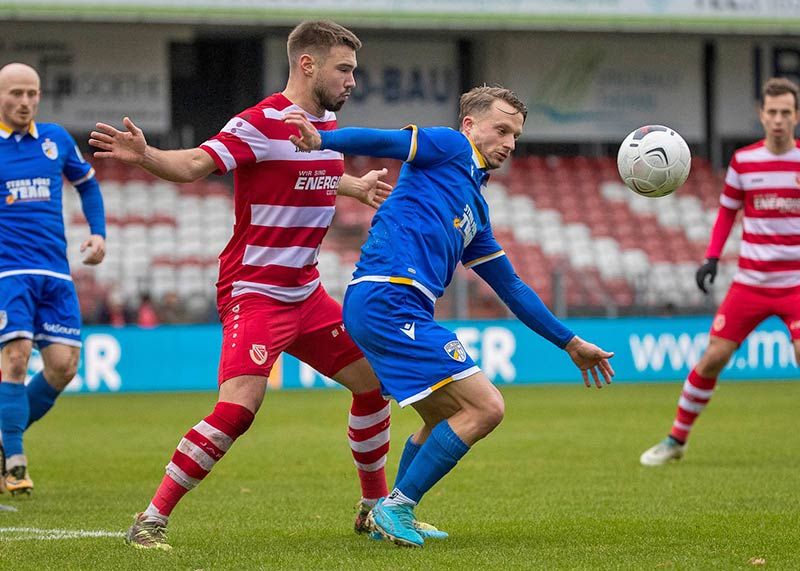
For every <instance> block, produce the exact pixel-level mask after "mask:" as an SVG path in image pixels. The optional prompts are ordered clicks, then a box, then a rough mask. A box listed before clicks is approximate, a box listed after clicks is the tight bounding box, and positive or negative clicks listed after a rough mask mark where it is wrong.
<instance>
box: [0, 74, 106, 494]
mask: <svg viewBox="0 0 800 571" xmlns="http://www.w3.org/2000/svg"><path fill="white" fill-rule="evenodd" d="M40 93H41V92H40V82H39V75H38V74H37V73H36V70H34V69H33V68H32V67H29V66H27V65H25V64H21V63H10V64H8V65H6V66H5V67H3V68H2V69H0V348H1V351H2V352H1V353H0V355H1V356H2V361H1V362H0V371H2V382H0V432H2V444H0V460H2V456H3V454H2V452H3V447H5V472H4V474H3V475H2V478H0V491H2V487H3V485H4V486H5V487H6V488H7V489H8V490H9V491H10V492H11V493H13V494H19V493H28V494H30V493H31V491H32V490H33V482H32V481H31V478H30V475H29V474H28V462H27V459H26V458H25V454H24V450H23V446H22V435H23V433H24V432H25V430H26V429H27V428H28V426H30V424H31V423H32V422H34V421H36V420H38V419H40V418H41V417H42V416H43V415H44V414H45V413H46V412H47V411H48V410H50V408H51V407H52V406H53V404H54V402H55V399H56V397H57V396H58V395H59V394H60V393H61V391H62V390H63V389H64V387H66V386H67V385H68V384H69V382H70V381H71V380H72V378H73V377H74V376H75V372H76V370H77V367H78V358H79V357H80V351H81V314H80V310H79V308H78V296H77V295H76V293H75V286H74V284H73V283H72V278H71V277H70V273H69V264H68V263H67V244H66V239H65V237H64V219H63V214H62V206H61V193H62V187H63V181H62V177H66V178H67V180H68V181H69V182H70V183H72V185H73V186H75V188H77V189H78V192H79V193H80V195H81V202H82V205H83V213H84V215H85V216H86V219H87V220H88V221H89V227H90V230H91V236H89V238H88V239H87V240H86V241H85V242H84V243H83V244H82V245H81V251H83V252H85V253H86V255H85V257H84V260H83V262H84V263H85V264H90V265H94V264H99V263H100V262H101V261H102V260H103V257H104V256H105V239H104V237H105V216H104V213H103V198H102V196H101V194H100V187H99V186H98V184H97V181H96V180H95V179H94V170H93V169H92V167H91V165H89V164H88V163H87V162H85V161H84V160H83V157H82V156H81V154H80V151H78V148H77V146H76V145H75V141H74V140H73V139H72V137H71V136H70V135H69V133H67V131H66V130H65V129H64V128H63V127H61V126H60V125H56V124H53V123H35V122H34V118H35V117H36V111H37V110H38V107H39V97H40ZM34 343H35V344H36V346H37V347H38V348H39V350H40V351H41V354H42V360H43V361H44V371H42V372H40V373H38V374H37V375H35V376H34V377H33V379H31V381H30V383H29V384H28V385H27V386H26V385H25V376H26V374H27V371H28V359H29V358H30V355H31V349H32V347H33V344H34ZM1 465H2V462H0V466H1Z"/></svg>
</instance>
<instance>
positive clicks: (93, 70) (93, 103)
mask: <svg viewBox="0 0 800 571" xmlns="http://www.w3.org/2000/svg"><path fill="white" fill-rule="evenodd" d="M168 41H169V40H168V37H167V36H166V35H165V33H164V31H163V30H159V29H157V28H152V27H146V26H136V27H135V30H132V29H131V27H125V29H123V28H122V27H121V26H97V25H85V24H84V25H80V26H76V25H68V24H42V25H36V24H27V23H26V24H14V25H11V26H5V27H4V29H3V35H2V36H1V37H0V65H4V64H6V63H9V62H13V61H19V62H23V63H27V64H29V65H31V66H33V67H34V68H36V70H37V71H38V72H39V75H40V76H41V80H42V98H41V103H40V106H39V115H38V117H37V119H38V120H39V121H42V122H54V123H60V124H62V125H64V126H65V127H66V128H67V129H70V130H73V131H88V130H89V129H91V128H92V127H93V126H94V124H95V123H96V122H97V121H104V122H111V123H114V124H117V125H118V124H120V123H121V119H122V117H123V116H125V115H129V116H130V117H131V118H133V119H134V121H135V122H136V123H137V125H139V126H140V127H142V128H143V129H145V130H147V131H151V132H165V131H167V130H168V129H169V127H170V81H169V65H168V48H169V45H168Z"/></svg>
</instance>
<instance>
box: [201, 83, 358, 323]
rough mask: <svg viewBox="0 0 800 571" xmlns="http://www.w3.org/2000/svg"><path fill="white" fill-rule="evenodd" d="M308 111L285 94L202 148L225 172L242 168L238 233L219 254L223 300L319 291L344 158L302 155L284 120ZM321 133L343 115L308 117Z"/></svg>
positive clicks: (294, 297) (237, 187) (293, 298)
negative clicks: (319, 267)
mask: <svg viewBox="0 0 800 571" xmlns="http://www.w3.org/2000/svg"><path fill="white" fill-rule="evenodd" d="M290 111H300V112H302V111H303V110H302V109H301V108H300V107H298V106H297V105H294V104H293V103H292V102H291V101H289V100H288V99H287V98H286V97H284V96H283V95H282V94H280V93H275V94H273V95H270V96H269V97H267V98H266V99H264V100H263V101H261V102H260V103H258V104H257V105H255V106H253V107H251V108H250V109H247V110H245V111H243V112H242V113H239V114H238V115H237V116H236V117H234V118H233V119H231V120H230V121H228V123H227V125H225V127H224V128H223V129H222V131H220V132H219V134H217V135H215V136H214V137H212V138H211V139H209V140H208V141H206V142H205V143H203V144H202V145H200V148H201V149H203V150H204V151H206V152H207V153H208V154H209V155H211V158H213V159H214V162H215V163H216V164H217V167H218V171H217V172H218V173H219V174H224V173H227V172H229V171H231V170H234V169H235V175H234V176H235V178H234V209H235V213H236V222H235V224H234V227H233V236H232V237H231V240H230V242H228V245H227V246H226V247H225V249H224V250H223V251H222V253H221V254H220V256H219V261H220V267H219V281H218V282H217V302H218V304H219V305H220V307H223V306H224V304H225V303H227V302H228V301H230V299H231V298H232V297H236V296H238V295H242V294H245V293H258V294H262V295H266V296H269V297H271V298H274V299H277V300H279V301H283V302H286V303H295V302H298V301H302V300H304V299H306V298H308V297H309V296H310V295H311V294H312V293H313V292H314V290H316V288H317V287H318V286H319V272H318V271H317V255H318V254H319V249H320V245H321V243H322V239H323V238H324V237H325V234H326V233H327V231H328V227H329V226H330V224H331V220H332V219H333V213H334V204H335V201H336V191H337V189H338V188H339V181H340V180H341V178H342V175H343V174H344V158H343V156H342V154H341V153H338V152H334V151H314V152H310V153H307V152H301V151H299V150H298V149H297V148H296V147H295V146H294V145H293V144H292V143H291V142H290V141H289V135H290V134H297V130H296V129H295V128H294V127H290V126H289V125H286V124H285V123H284V122H283V116H284V115H285V114H286V113H288V112H290ZM306 116H307V117H308V119H309V120H310V121H312V122H313V123H314V125H315V126H316V128H317V129H319V130H320V131H323V130H330V129H335V128H336V115H335V114H334V113H332V112H326V113H325V115H324V116H323V117H321V118H319V117H313V116H311V115H308V114H306Z"/></svg>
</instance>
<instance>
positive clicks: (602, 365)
mask: <svg viewBox="0 0 800 571" xmlns="http://www.w3.org/2000/svg"><path fill="white" fill-rule="evenodd" d="M564 350H565V351H566V352H567V353H568V354H569V356H570V358H571V359H572V362H573V363H575V366H577V367H578V368H579V369H580V370H581V374H582V375H583V384H584V385H586V386H587V387H591V386H592V385H591V383H590V381H589V374H590V373H591V375H592V379H593V380H594V386H596V387H597V388H598V389H602V388H603V383H605V384H607V385H608V384H611V377H613V376H614V369H613V368H612V367H611V363H609V362H608V360H609V359H610V358H611V357H613V356H614V353H610V352H608V351H604V350H603V349H601V348H600V347H598V346H597V345H594V344H593V343H589V342H587V341H584V340H583V339H581V338H580V337H578V336H577V335H576V336H575V337H573V338H572V339H571V340H570V342H569V343H567V346H566V347H564ZM601 379H602V380H601Z"/></svg>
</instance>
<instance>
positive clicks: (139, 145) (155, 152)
mask: <svg viewBox="0 0 800 571" xmlns="http://www.w3.org/2000/svg"><path fill="white" fill-rule="evenodd" d="M122 123H123V125H124V126H125V128H126V129H127V131H120V130H118V129H116V128H115V127H113V126H111V125H107V124H106V123H97V125H96V129H95V130H94V131H92V133H91V135H90V139H89V144H90V145H91V146H93V147H95V148H96V149H99V150H97V151H95V152H94V156H95V157H97V158H100V159H116V160H118V161H121V162H123V163H127V164H130V165H136V166H139V167H141V168H143V169H145V170H146V171H148V172H150V173H152V174H154V175H155V176H157V177H159V178H162V179H164V180H169V181H171V182H193V181H195V180H197V179H199V178H203V177H206V176H208V175H209V174H211V173H212V172H214V171H215V170H216V169H217V166H216V164H215V163H214V159H212V158H211V156H210V155H209V154H208V153H206V152H205V151H203V150H202V149H198V148H195V149H183V150H179V151H164V150H161V149H158V148H156V147H151V146H150V145H148V144H147V140H146V139H145V137H144V133H143V132H142V130H141V129H140V128H139V127H137V126H136V125H135V124H134V123H133V121H131V120H130V118H128V117H125V118H124V119H123V120H122Z"/></svg>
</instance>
